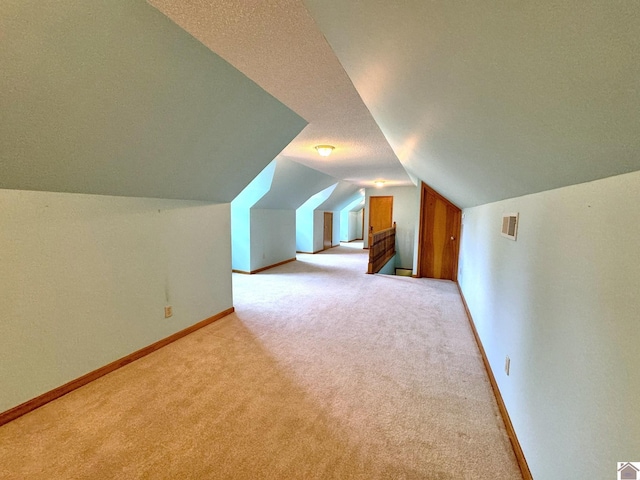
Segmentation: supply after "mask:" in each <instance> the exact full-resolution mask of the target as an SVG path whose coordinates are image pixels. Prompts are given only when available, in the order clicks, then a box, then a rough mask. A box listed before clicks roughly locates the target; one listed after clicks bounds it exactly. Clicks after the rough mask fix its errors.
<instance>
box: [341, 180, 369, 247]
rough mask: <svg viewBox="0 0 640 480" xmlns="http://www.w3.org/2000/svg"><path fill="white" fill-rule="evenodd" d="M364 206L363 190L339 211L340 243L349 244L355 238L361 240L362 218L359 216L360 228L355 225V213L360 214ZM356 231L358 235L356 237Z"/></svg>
mask: <svg viewBox="0 0 640 480" xmlns="http://www.w3.org/2000/svg"><path fill="white" fill-rule="evenodd" d="M363 206H364V190H363V191H362V193H361V192H358V193H357V194H356V195H355V196H354V197H352V200H351V202H349V203H348V204H347V205H346V206H345V207H344V208H343V209H342V210H340V241H342V242H350V241H352V240H355V239H356V238H362V217H361V216H360V217H359V218H360V222H361V223H360V227H358V226H357V225H356V222H357V218H356V217H357V212H358V211H359V212H362V207H363ZM358 231H359V232H360V234H359V235H358Z"/></svg>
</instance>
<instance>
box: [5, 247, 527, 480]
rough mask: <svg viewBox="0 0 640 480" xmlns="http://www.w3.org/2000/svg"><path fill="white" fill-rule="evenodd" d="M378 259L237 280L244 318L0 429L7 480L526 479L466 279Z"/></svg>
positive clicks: (308, 264)
mask: <svg viewBox="0 0 640 480" xmlns="http://www.w3.org/2000/svg"><path fill="white" fill-rule="evenodd" d="M366 262H367V256H366V252H363V251H362V250H361V249H359V248H350V247H348V246H341V247H336V248H332V249H330V250H327V251H325V252H323V253H320V254H316V255H304V254H299V255H298V261H296V262H292V263H288V264H286V265H282V266H280V267H277V268H274V269H271V270H267V271H265V272H263V273H260V274H257V275H239V274H234V278H233V282H234V283H233V286H234V304H235V307H236V313H234V314H232V315H229V316H227V317H225V318H223V319H222V320H220V321H218V322H216V323H214V324H212V325H210V326H208V327H205V328H203V329H201V330H199V331H197V332H195V333H193V334H191V335H189V336H187V337H185V338H183V339H181V340H178V341H177V342H175V343H173V344H171V345H169V346H167V347H165V348H163V349H161V350H159V351H157V352H154V353H153V354H151V355H149V356H147V357H145V358H143V359H141V360H139V361H136V362H134V363H132V364H130V365H127V366H125V367H123V368H121V369H120V370H118V371H116V372H114V373H112V374H110V375H107V376H105V377H102V378H101V379H99V380H97V381H95V382H93V383H92V384H89V385H87V386H86V387H83V388H81V389H79V390H76V391H75V392H73V393H71V394H69V395H67V396H65V397H63V398H61V399H59V400H56V401H54V402H52V403H50V404H48V405H46V406H45V407H43V408H41V409H39V410H37V411H35V412H33V413H31V414H28V415H26V416H24V417H22V418H20V419H18V420H16V421H14V422H12V423H9V424H7V425H5V426H3V427H0V458H2V459H3V460H2V462H1V463H0V478H11V479H13V478H15V479H18V478H30V479H32V478H42V479H44V478H47V479H49V478H100V479H105V478H127V479H129V478H154V479H156V478H167V479H169V478H193V479H201V478H216V479H220V478H229V479H233V478H252V479H254V478H273V479H288V478H296V479H301V478H304V479H314V478H315V479H324V478H335V479H343V478H362V479H376V478H380V479H387V478H407V479H409V478H415V479H449V478H469V479H470V478H474V479H487V480H490V479H491V480H497V479H504V480H513V479H518V478H521V477H520V473H519V470H518V466H517V463H516V460H515V457H514V455H513V452H512V450H511V445H510V443H509V440H508V438H507V436H506V433H505V430H504V426H503V424H502V420H501V418H500V416H499V413H498V409H497V406H496V403H495V399H494V398H493V394H492V391H491V388H490V385H489V382H488V380H487V377H486V373H485V371H484V367H483V364H482V361H481V359H480V355H479V353H478V350H477V347H476V345H475V343H474V339H473V336H472V333H471V331H470V328H469V325H468V323H467V319H466V317H465V313H464V309H463V307H462V304H461V302H460V298H459V295H458V291H457V288H456V286H455V284H453V283H450V282H444V281H431V280H427V279H412V278H407V277H392V276H381V275H376V276H373V275H365V274H364V272H365V270H366Z"/></svg>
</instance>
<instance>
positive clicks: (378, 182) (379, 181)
mask: <svg viewBox="0 0 640 480" xmlns="http://www.w3.org/2000/svg"><path fill="white" fill-rule="evenodd" d="M373 183H374V184H375V186H376V187H378V188H380V187H382V186H384V180H376V181H375V182H373Z"/></svg>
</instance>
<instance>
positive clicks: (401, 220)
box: [364, 187, 420, 272]
mask: <svg viewBox="0 0 640 480" xmlns="http://www.w3.org/2000/svg"><path fill="white" fill-rule="evenodd" d="M375 196H392V197H393V221H394V222H396V257H395V258H396V264H395V266H396V268H407V269H414V258H415V257H416V253H415V250H416V249H417V243H416V242H415V238H416V232H417V231H418V228H419V211H420V189H419V188H418V187H384V188H367V189H366V190H365V217H366V218H365V228H367V227H366V226H367V225H369V198H371V197H375ZM368 240H369V238H368V234H367V233H365V235H364V246H365V247H368V246H369V241H368ZM413 271H414V272H415V269H414V270H413Z"/></svg>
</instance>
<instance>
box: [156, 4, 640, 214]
mask: <svg viewBox="0 0 640 480" xmlns="http://www.w3.org/2000/svg"><path fill="white" fill-rule="evenodd" d="M151 3H152V4H153V5H155V6H157V7H158V8H159V9H161V10H162V11H163V12H165V13H166V14H167V15H168V16H169V17H170V18H172V19H173V20H174V21H176V22H177V23H178V24H179V25H181V26H183V28H185V29H186V30H187V31H189V32H191V33H192V34H193V35H194V36H196V37H197V38H198V39H200V40H201V41H202V42H203V43H204V44H205V45H207V46H209V47H210V48H211V49H212V50H214V51H216V52H217V53H219V54H220V55H221V56H222V57H223V58H226V59H227V60H228V61H230V62H231V63H232V64H233V65H234V66H236V67H237V68H239V69H240V70H241V71H243V72H244V73H245V74H247V75H248V76H249V77H250V78H252V79H253V80H254V81H256V82H257V83H258V84H259V85H261V86H262V87H263V88H265V89H266V90H267V91H269V92H270V93H272V94H273V95H274V96H276V97H277V98H278V99H280V100H281V101H282V102H283V103H285V104H286V105H287V106H289V107H290V108H292V109H293V110H294V111H296V112H297V113H298V114H300V115H301V116H302V117H304V118H305V119H306V120H307V121H309V126H307V127H306V129H305V130H304V131H303V132H302V134H301V135H300V136H298V137H297V138H296V140H294V141H293V142H292V143H291V144H290V145H289V147H287V149H285V150H284V151H283V152H282V155H285V156H288V157H290V158H292V159H293V160H296V161H298V162H300V163H304V164H306V165H308V166H311V167H313V168H317V169H318V170H320V171H323V172H325V173H327V174H329V175H332V176H334V177H337V178H341V179H346V180H352V181H356V182H361V183H362V184H367V182H370V181H371V180H372V177H373V176H378V174H376V173H375V172H376V171H379V172H381V173H380V174H379V176H383V175H387V173H386V171H385V170H384V166H385V165H388V166H389V167H388V168H389V169H390V170H389V173H388V176H389V177H391V176H393V175H397V177H394V178H397V179H398V183H403V178H402V174H396V173H391V171H393V172H397V171H398V170H397V169H396V168H395V167H394V166H393V163H394V161H395V159H397V160H399V162H400V163H401V164H402V166H404V167H405V169H406V171H407V172H408V173H409V174H411V175H413V176H415V177H418V178H420V179H421V180H424V181H426V182H427V183H429V184H430V185H431V186H432V187H434V188H435V189H437V190H439V191H440V192H441V193H442V194H444V195H445V196H447V197H449V198H450V199H451V200H452V201H453V202H455V203H457V204H458V205H460V206H463V207H465V206H471V205H477V204H482V203H487V202H491V201H495V200H499V199H503V198H508V197H514V196H518V195H523V194H527V193H533V192H538V191H543V190H548V189H552V188H556V187H561V186H565V185H570V184H575V183H580V182H585V181H589V180H593V179H597V178H602V177H607V176H611V175H616V174H620V173H625V172H629V171H633V170H638V169H640V113H639V112H640V2H637V1H628V0H627V1H621V0H619V1H610V0H585V1H583V0H581V1H578V0H567V1H563V2H556V1H547V0H545V1H538V2H528V3H513V2H459V1H451V0H430V1H425V0H407V1H403V2H389V1H382V0H366V1H364V0H350V1H347V2H345V1H343V0H304V2H302V1H300V0H280V1H275V2H262V1H257V0H185V1H182V0H181V1H178V0H151ZM305 7H306V9H307V10H305ZM325 38H326V41H328V45H329V46H330V47H331V49H328V48H327V44H326V41H325ZM330 50H332V51H333V52H331V51H330ZM334 54H335V56H336V57H337V59H336V58H335V57H333V55H334ZM337 62H339V63H337ZM342 69H344V71H345V72H346V76H348V79H346V83H345V74H344V72H343V71H342ZM351 82H352V84H353V86H354V87H355V90H356V91H357V95H356V97H358V98H356V97H354V96H353V94H352V93H353V92H351V93H349V85H347V83H351ZM345 92H346V93H345ZM359 99H361V100H362V102H363V104H364V106H365V107H366V108H365V109H364V110H368V112H370V117H369V116H367V115H366V114H365V113H366V112H364V110H363V109H362V108H360V107H358V106H357V100H359ZM372 120H373V121H374V122H375V126H372V125H371V121H372ZM373 127H375V128H373ZM376 128H378V129H379V131H380V132H381V133H382V135H383V136H384V141H381V139H380V137H379V136H378V135H374V133H375V130H376ZM371 132H374V133H371ZM387 142H388V145H389V146H390V148H391V150H392V152H389V148H388V146H387V145H385V143H387ZM315 143H331V144H335V145H337V147H338V149H337V150H336V155H335V157H330V159H329V160H328V162H329V163H326V164H322V163H321V161H320V160H319V159H318V158H317V157H314V152H312V146H313V144H315ZM374 145H375V147H374ZM341 148H343V149H344V150H343V152H340V149H341ZM343 154H344V155H343ZM392 167H393V168H392ZM376 169H378V170H376ZM404 182H405V184H406V183H407V182H406V178H404Z"/></svg>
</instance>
